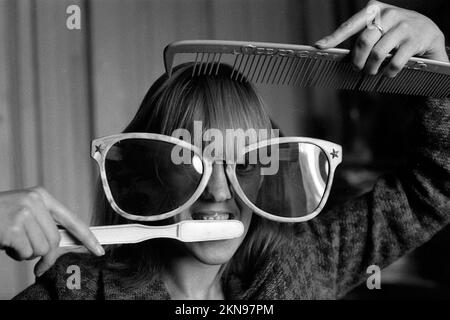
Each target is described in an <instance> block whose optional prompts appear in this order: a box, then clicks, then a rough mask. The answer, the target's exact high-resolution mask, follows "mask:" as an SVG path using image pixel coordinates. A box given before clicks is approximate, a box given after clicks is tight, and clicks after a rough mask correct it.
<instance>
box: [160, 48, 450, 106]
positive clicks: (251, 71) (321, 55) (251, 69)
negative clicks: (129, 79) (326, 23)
mask: <svg viewBox="0 0 450 320" xmlns="http://www.w3.org/2000/svg"><path fill="white" fill-rule="evenodd" d="M164 53H165V65H166V71H167V72H168V74H169V75H170V74H171V70H172V64H173V62H174V57H175V55H180V54H188V55H190V57H189V59H188V61H194V66H193V70H192V76H193V77H194V76H201V75H217V74H218V72H219V69H220V65H221V63H223V64H228V65H230V66H231V67H232V72H231V75H230V77H231V78H232V79H233V80H235V81H251V82H253V83H255V84H272V85H283V86H286V85H287V86H296V87H328V88H334V89H345V90H360V91H366V92H385V93H398V94H408V95H421V96H432V97H438V98H443V97H449V96H450V64H449V63H443V62H438V61H433V60H427V59H418V58H411V59H410V60H409V62H408V63H407V65H406V67H404V68H403V69H402V70H401V71H400V72H399V73H398V75H397V76H396V77H394V78H387V77H385V76H383V75H382V73H378V74H377V75H375V76H371V75H366V74H363V73H361V72H357V71H354V70H353V69H352V66H351V64H350V63H349V62H348V61H347V60H346V56H347V55H348V50H344V49H329V50H318V49H316V48H313V47H308V46H297V45H287V44H272V43H248V42H238V41H215V40H214V41H213V40H197V41H182V42H177V43H173V44H171V45H169V46H168V47H166V49H165V52H164ZM193 55H194V56H193Z"/></svg>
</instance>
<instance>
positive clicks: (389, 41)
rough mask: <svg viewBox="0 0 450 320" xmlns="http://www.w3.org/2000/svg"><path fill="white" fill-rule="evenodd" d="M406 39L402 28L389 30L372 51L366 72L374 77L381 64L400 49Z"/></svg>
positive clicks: (366, 65)
mask: <svg viewBox="0 0 450 320" xmlns="http://www.w3.org/2000/svg"><path fill="white" fill-rule="evenodd" d="M404 37H405V35H404V33H403V32H402V31H401V30H400V28H392V29H391V30H389V32H388V33H386V34H385V35H384V36H383V37H382V38H381V39H380V40H379V41H378V42H377V43H376V44H375V46H374V47H373V49H372V50H371V52H370V54H369V57H368V59H367V62H366V64H365V70H366V72H367V73H369V74H372V75H375V74H377V73H378V70H379V68H380V66H381V64H382V63H383V61H384V60H385V59H386V57H387V56H388V55H389V53H390V52H391V51H393V50H394V49H397V48H399V47H400V45H401V44H402V43H403V42H405V41H406V39H405V38H404Z"/></svg>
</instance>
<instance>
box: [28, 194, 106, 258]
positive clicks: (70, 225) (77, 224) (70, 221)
mask: <svg viewBox="0 0 450 320" xmlns="http://www.w3.org/2000/svg"><path fill="white" fill-rule="evenodd" d="M36 191H37V192H39V194H40V195H41V197H42V199H43V201H44V204H45V206H46V207H47V208H49V210H50V212H51V214H52V216H53V218H54V219H55V220H56V221H57V222H59V223H60V224H61V225H62V226H64V228H66V229H67V231H69V232H70V233H71V234H72V235H73V236H74V237H75V238H77V239H78V240H79V241H80V242H81V243H82V244H83V245H85V246H86V247H87V248H88V249H89V250H90V251H91V252H92V253H94V254H96V255H98V256H102V255H104V254H105V251H104V250H103V247H102V246H101V245H100V243H99V242H98V240H97V238H96V237H95V236H94V234H93V233H92V232H91V230H90V229H89V227H88V226H87V225H86V224H85V223H84V222H83V221H81V220H80V219H79V218H78V217H77V216H76V215H75V214H73V213H72V212H70V211H69V210H68V209H67V208H66V207H64V206H63V205H62V204H61V203H60V202H59V201H58V200H56V199H55V198H53V196H51V195H50V194H49V193H48V192H47V191H46V190H44V189H40V188H38V189H37V190H36Z"/></svg>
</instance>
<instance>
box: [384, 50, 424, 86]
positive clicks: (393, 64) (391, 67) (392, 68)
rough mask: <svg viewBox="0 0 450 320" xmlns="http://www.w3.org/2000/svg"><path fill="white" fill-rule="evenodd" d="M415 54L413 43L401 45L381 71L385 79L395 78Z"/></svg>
mask: <svg viewBox="0 0 450 320" xmlns="http://www.w3.org/2000/svg"><path fill="white" fill-rule="evenodd" d="M416 53H417V49H416V44H415V43H414V41H406V42H405V43H403V44H402V45H401V46H400V47H399V48H398V50H397V52H396V53H395V54H394V56H393V57H392V58H391V60H390V61H389V63H388V65H387V66H386V67H385V69H384V70H383V72H384V74H385V75H386V76H387V77H390V78H392V77H395V76H396V75H397V74H398V73H399V72H400V71H401V70H402V69H403V67H404V66H405V65H406V63H407V62H408V60H409V59H410V58H411V57H413V56H414V55H415V54H416Z"/></svg>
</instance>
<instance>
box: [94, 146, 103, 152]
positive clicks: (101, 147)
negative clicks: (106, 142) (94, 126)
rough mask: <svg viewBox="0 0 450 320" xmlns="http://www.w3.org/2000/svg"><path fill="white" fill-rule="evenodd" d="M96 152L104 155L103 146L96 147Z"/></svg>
mask: <svg viewBox="0 0 450 320" xmlns="http://www.w3.org/2000/svg"><path fill="white" fill-rule="evenodd" d="M95 152H98V153H102V152H103V146H102V145H101V144H98V145H96V146H95Z"/></svg>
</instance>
